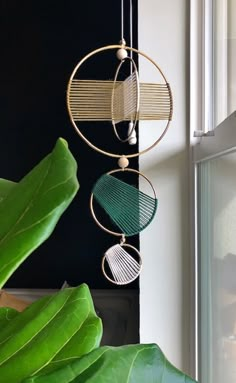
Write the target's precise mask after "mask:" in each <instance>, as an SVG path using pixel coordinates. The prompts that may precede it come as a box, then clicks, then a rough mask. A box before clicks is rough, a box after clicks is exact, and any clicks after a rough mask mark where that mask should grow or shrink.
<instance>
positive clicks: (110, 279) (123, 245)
mask: <svg viewBox="0 0 236 383" xmlns="http://www.w3.org/2000/svg"><path fill="white" fill-rule="evenodd" d="M112 247H114V246H112ZM112 247H111V248H112ZM121 247H128V248H130V249H132V250H134V251H135V253H136V254H137V255H138V258H139V261H138V263H139V266H140V268H139V271H138V273H137V274H136V275H135V277H133V278H131V279H130V280H128V281H127V282H126V283H122V282H116V281H115V280H114V279H112V278H110V277H109V276H108V275H107V273H106V270H105V261H106V254H104V256H103V257H102V264H101V266H102V272H103V275H104V277H105V278H106V279H107V280H108V281H109V282H111V283H114V284H115V285H126V284H128V283H131V282H133V281H134V280H135V279H136V278H138V276H139V275H140V273H141V270H142V258H141V254H140V252H139V251H138V250H137V249H136V247H134V246H132V245H129V244H128V243H123V244H122V245H121ZM111 248H110V249H111ZM108 250H109V249H108Z"/></svg>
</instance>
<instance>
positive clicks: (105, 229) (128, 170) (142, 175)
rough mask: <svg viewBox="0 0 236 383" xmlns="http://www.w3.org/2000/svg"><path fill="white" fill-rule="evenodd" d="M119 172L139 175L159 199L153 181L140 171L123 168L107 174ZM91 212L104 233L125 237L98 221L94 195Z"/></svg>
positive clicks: (91, 200)
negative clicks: (94, 206)
mask: <svg viewBox="0 0 236 383" xmlns="http://www.w3.org/2000/svg"><path fill="white" fill-rule="evenodd" d="M117 172H132V173H136V174H138V175H139V176H141V177H143V178H144V179H145V180H146V181H147V182H148V183H149V185H150V186H151V189H152V191H153V194H154V198H157V196H156V191H155V189H154V187H153V184H152V183H151V181H150V180H149V179H148V178H147V177H146V176H145V175H144V174H143V173H141V172H139V171H138V170H136V169H131V168H123V169H114V170H111V171H109V172H107V173H106V174H113V173H117ZM90 211H91V214H92V217H93V219H94V221H95V222H96V224H97V225H98V226H99V227H100V228H101V229H102V230H104V231H106V232H107V233H109V234H111V235H115V236H118V237H120V236H121V237H124V233H119V232H116V231H112V230H110V229H108V228H106V227H105V226H103V225H102V224H101V223H100V222H99V220H98V219H97V216H96V214H95V212H94V208H93V193H92V194H91V196H90Z"/></svg>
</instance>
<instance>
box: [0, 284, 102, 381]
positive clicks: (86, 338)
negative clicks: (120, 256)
mask: <svg viewBox="0 0 236 383" xmlns="http://www.w3.org/2000/svg"><path fill="white" fill-rule="evenodd" d="M91 327H92V331H91ZM101 335H102V325H101V320H100V318H98V317H97V316H96V314H95V311H94V307H93V302H92V298H91V295H90V292H89V289H88V287H87V286H86V285H81V286H80V287H77V288H68V289H64V290H61V291H60V292H59V293H57V294H55V295H53V296H46V297H44V298H42V299H40V300H39V301H37V302H35V303H33V304H32V305H30V306H29V307H28V308H26V309H25V310H24V311H23V312H22V313H19V314H18V315H17V316H16V317H15V318H14V319H12V320H11V321H10V322H9V324H8V325H7V326H5V327H4V328H3V329H2V330H1V331H0V379H1V382H7V383H20V382H22V380H23V379H25V378H26V377H28V376H30V375H33V374H35V373H38V372H41V371H46V370H47V371H50V370H51V369H55V368H56V367H57V366H58V365H60V364H61V363H63V361H65V360H66V361H67V363H68V362H70V361H72V360H74V359H77V358H79V357H81V356H82V355H84V354H86V353H89V352H90V351H91V350H93V349H94V348H97V347H98V346H99V343H100V340H101Z"/></svg>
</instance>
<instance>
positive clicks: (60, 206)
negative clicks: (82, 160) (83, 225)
mask: <svg viewBox="0 0 236 383" xmlns="http://www.w3.org/2000/svg"><path fill="white" fill-rule="evenodd" d="M76 170H77V165H76V162H75V159H74V158H73V156H72V154H71V153H70V151H69V150H68V147H67V143H66V141H64V140H63V139H59V140H58V141H57V143H56V146H55V148H54V150H53V151H52V153H51V154H49V155H48V156H47V157H46V158H44V159H43V160H42V161H41V162H40V163H39V164H38V165H37V166H36V167H35V168H34V169H33V170H32V171H31V172H30V173H29V174H27V175H26V176H25V177H24V178H23V179H22V180H21V181H20V182H19V183H18V184H15V185H14V187H12V186H13V185H10V184H7V182H5V184H4V182H2V183H1V185H2V190H3V189H4V190H5V192H6V193H5V195H6V196H5V198H4V199H3V201H2V202H1V203H0V217H1V225H0V288H1V287H2V286H3V285H4V283H5V282H6V281H7V280H8V278H9V277H10V276H11V275H12V273H13V272H14V271H15V270H16V269H17V268H18V267H19V265H20V264H21V263H22V262H23V261H24V260H25V259H26V257H28V255H30V254H31V253H32V251H33V250H34V249H36V248H37V247H38V246H39V245H40V244H41V243H42V242H44V241H45V240H46V239H47V238H48V237H49V235H50V234H51V233H52V231H53V229H54V228H55V225H56V224H57V221H58V220H59V218H60V216H61V214H62V213H63V212H64V210H65V209H66V208H67V207H68V205H69V204H70V202H71V201H72V199H73V197H74V196H75V194H76V192H77V190H78V186H79V185H78V181H77V178H76ZM3 185H4V186H3ZM10 189H11V190H10ZM3 195H4V193H3Z"/></svg>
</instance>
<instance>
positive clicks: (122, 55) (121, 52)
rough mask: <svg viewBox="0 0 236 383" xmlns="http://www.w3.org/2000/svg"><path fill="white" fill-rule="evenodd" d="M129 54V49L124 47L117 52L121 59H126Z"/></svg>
mask: <svg viewBox="0 0 236 383" xmlns="http://www.w3.org/2000/svg"><path fill="white" fill-rule="evenodd" d="M127 56H128V53H127V50H126V49H124V48H120V49H118V51H117V52H116V57H117V58H118V59H119V60H124V59H126V57H127Z"/></svg>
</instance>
